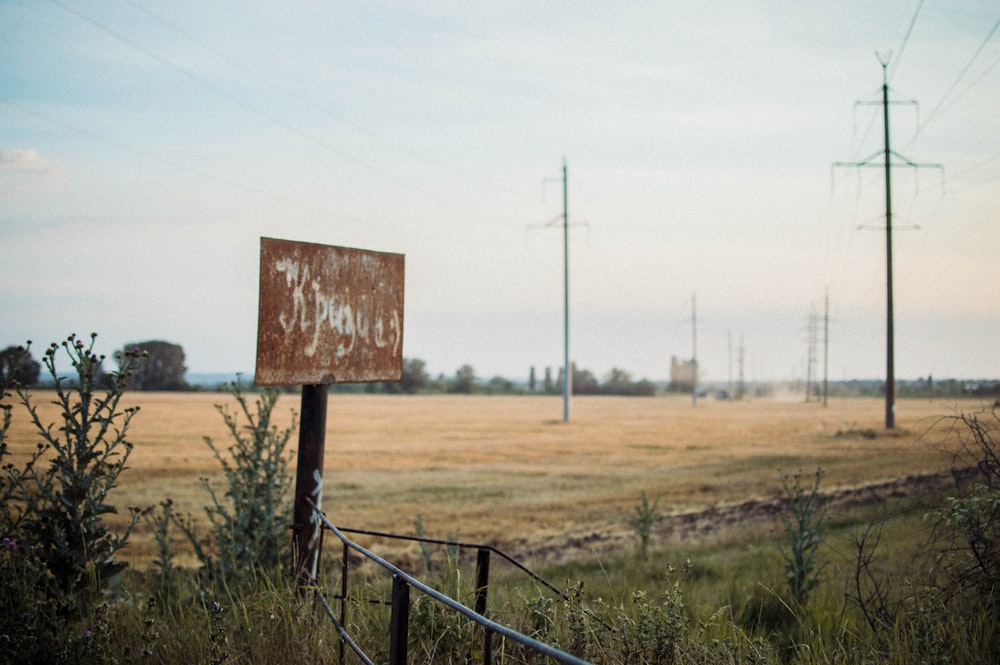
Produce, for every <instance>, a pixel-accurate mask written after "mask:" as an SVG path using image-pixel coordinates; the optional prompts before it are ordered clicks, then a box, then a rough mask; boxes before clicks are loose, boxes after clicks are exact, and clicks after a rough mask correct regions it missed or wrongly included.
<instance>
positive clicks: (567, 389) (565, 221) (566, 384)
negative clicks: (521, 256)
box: [529, 157, 573, 422]
mask: <svg viewBox="0 0 1000 665" xmlns="http://www.w3.org/2000/svg"><path fill="white" fill-rule="evenodd" d="M553 181H555V178H545V182H553ZM562 194H563V196H562V199H563V211H562V215H560V216H559V217H556V218H555V219H553V220H552V221H550V222H549V223H548V224H541V225H537V226H547V227H551V226H553V225H554V224H555V223H557V222H559V221H561V222H562V231H563V371H562V378H563V390H562V392H563V422H569V402H570V396H572V394H573V366H572V365H571V364H570V361H569V178H568V176H567V169H566V158H565V157H564V158H563V166H562ZM530 226H536V225H529V227H530Z"/></svg>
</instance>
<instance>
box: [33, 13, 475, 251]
mask: <svg viewBox="0 0 1000 665" xmlns="http://www.w3.org/2000/svg"><path fill="white" fill-rule="evenodd" d="M49 2H50V3H51V4H53V5H56V6H57V7H60V8H61V9H63V10H65V11H66V12H68V13H70V14H71V15H73V16H75V17H77V18H78V19H80V20H81V21H84V22H86V23H88V24H90V25H91V26H93V27H95V28H97V29H98V30H100V31H102V32H104V33H105V34H107V35H109V36H110V37H112V38H114V39H115V40H117V41H120V42H122V43H123V44H125V45H127V46H128V47H130V48H132V49H134V50H136V51H138V52H140V53H142V54H144V55H145V56H147V57H149V58H151V59H153V60H155V61H156V62H158V63H159V64H161V65H163V66H164V67H167V68H168V69H170V70H172V71H174V72H176V73H178V74H180V75H182V76H184V77H185V78H187V79H189V80H191V81H193V82H195V83H197V84H198V85H200V86H202V87H204V88H206V89H208V90H210V91H212V92H214V93H216V94H218V95H220V96H222V97H224V98H226V99H227V100H229V101H230V102H231V103H233V104H235V105H237V106H239V107H240V108H242V109H244V110H246V111H249V112H250V113H253V114H256V115H258V116H260V117H262V118H264V119H266V120H267V121H268V122H270V123H272V124H274V125H275V126H277V127H280V128H281V129H283V130H285V131H286V132H288V133H291V134H293V135H295V136H297V137H298V138H300V139H301V140H304V141H306V142H309V143H312V144H314V145H316V146H318V147H320V148H322V149H324V150H326V151H328V152H330V153H332V154H335V155H337V156H338V157H341V158H344V159H347V160H350V161H351V162H353V163H355V164H357V165H358V166H361V167H363V168H365V169H367V170H369V171H371V172H373V173H375V174H377V175H379V176H382V177H384V178H386V179H388V180H391V181H393V182H395V183H396V184H397V185H400V186H403V187H405V188H408V189H411V190H413V191H416V192H418V193H420V194H422V195H423V196H425V197H427V198H429V199H431V200H435V201H437V202H438V203H441V204H443V205H446V206H447V207H450V208H453V209H458V210H460V211H462V212H464V213H466V214H469V215H474V216H482V211H478V210H471V209H468V208H466V207H464V206H461V205H459V204H456V203H455V202H453V201H450V200H448V199H446V198H444V197H442V196H441V195H440V194H438V193H437V192H434V191H432V190H429V189H427V188H425V187H423V186H421V185H418V184H416V183H413V182H410V181H408V180H406V179H403V178H400V177H399V176H398V175H396V174H395V173H393V172H390V171H386V170H384V169H382V168H379V167H378V166H375V165H374V164H371V163H369V162H367V161H366V160H363V159H361V158H359V157H357V156H356V155H354V154H351V153H349V152H347V151H344V150H341V149H340V148H338V147H337V146H335V145H333V144H331V143H330V142H329V141H325V140H323V139H321V138H320V137H318V136H316V135H315V134H314V133H312V132H309V131H307V130H305V129H303V128H301V127H299V126H296V125H294V124H292V123H290V122H288V121H286V120H284V119H283V118H281V117H279V116H277V115H276V114H274V113H272V112H270V111H268V110H266V109H264V108H262V107H260V106H258V105H256V104H253V103H251V102H249V101H247V100H246V99H243V98H242V97H240V96H237V95H235V94H233V93H231V92H229V91H228V90H226V89H225V88H223V87H221V86H219V85H217V84H215V83H214V82H212V81H210V80H208V79H206V78H204V77H203V76H200V75H198V74H196V73H195V72H193V71H191V70H190V69H188V68H186V67H183V66H181V65H179V64H177V63H175V62H173V61H172V60H170V59H169V58H166V57H164V56H162V55H160V54H158V53H155V52H153V51H152V50H150V49H148V48H146V47H145V46H143V45H142V44H140V43H139V42H137V41H135V40H133V39H131V38H129V37H127V36H126V35H123V34H121V33H120V32H118V31H116V30H114V29H112V28H110V27H108V26H107V25H105V24H103V23H101V22H100V21H98V20H96V19H94V18H93V17H91V16H89V15H87V14H85V13H83V12H81V11H79V10H78V9H76V8H74V7H72V6H70V5H67V4H66V3H65V2H63V1H62V0H49ZM164 23H166V22H164ZM182 32H183V31H182ZM160 161H161V162H162V163H167V162H170V160H160ZM397 230H398V229H397ZM407 232H413V233H417V234H418V235H423V236H427V237H440V235H438V234H433V233H427V232H426V231H425V230H422V229H413V228H409V227H408V228H407ZM447 239H448V241H449V242H450V243H455V242H456V240H459V239H457V238H455V237H454V235H449V236H448V238H447ZM465 242H471V241H465ZM482 244H483V242H482V239H481V238H477V239H475V245H476V246H481V245H482Z"/></svg>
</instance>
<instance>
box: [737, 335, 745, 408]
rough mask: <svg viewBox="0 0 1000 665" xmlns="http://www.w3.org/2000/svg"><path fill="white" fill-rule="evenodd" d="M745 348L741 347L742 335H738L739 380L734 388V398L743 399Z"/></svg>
mask: <svg viewBox="0 0 1000 665" xmlns="http://www.w3.org/2000/svg"><path fill="white" fill-rule="evenodd" d="M745 352H746V348H745V347H744V346H743V335H740V348H739V366H740V379H739V383H738V384H737V388H736V398H737V399H743V392H744V390H745V389H746V385H745V384H744V382H743V360H744V358H745V355H744V354H745Z"/></svg>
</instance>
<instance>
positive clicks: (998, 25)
mask: <svg viewBox="0 0 1000 665" xmlns="http://www.w3.org/2000/svg"><path fill="white" fill-rule="evenodd" d="M998 29H1000V19H997V22H996V23H994V24H993V27H992V28H991V29H990V31H989V32H988V33H987V34H986V37H984V38H983V41H982V42H981V43H980V44H979V47H978V48H977V49H976V52H975V53H973V54H972V57H971V58H969V61H968V62H967V63H965V66H964V67H963V68H962V71H960V72H959V73H958V76H956V77H955V80H954V81H953V82H952V84H951V86H949V88H948V90H947V91H946V92H945V93H944V95H943V96H942V97H941V99H940V100H939V101H938V103H937V105H936V106H935V107H934V108H933V109H932V110H931V112H930V113H929V114H928V115H927V117H926V118H924V120H923V122H921V123H919V124H918V126H917V131H916V133H917V134H919V133H920V132H921V131H923V129H924V128H925V127H926V126H927V125H928V124H930V122H931V121H932V120H933V119H934V118H935V116H937V114H938V112H939V111H941V110H942V108H944V106H945V103H946V102H948V101H949V97H950V96H951V93H953V92H954V91H955V88H957V87H958V84H959V83H960V82H961V81H962V79H963V78H965V75H966V74H967V73H968V72H969V69H971V68H972V65H973V63H975V62H976V60H978V59H979V56H980V55H981V54H982V52H983V49H985V48H986V45H987V44H988V43H989V42H990V40H991V39H992V38H993V35H995V34H996V32H997V30H998ZM995 66H996V63H994V64H993V65H992V66H991V67H990V69H988V70H987V71H986V72H985V73H984V74H983V76H981V77H980V78H979V79H977V80H976V81H975V83H974V84H978V83H979V81H981V80H982V79H983V78H985V76H986V74H988V73H989V72H990V71H992V69H993V67H995ZM969 89H970V88H966V90H965V92H963V93H962V95H960V96H959V97H957V98H956V99H955V100H954V101H953V102H951V103H955V102H957V101H958V100H959V99H961V97H962V96H964V95H965V94H966V93H967V92H968V90H969Z"/></svg>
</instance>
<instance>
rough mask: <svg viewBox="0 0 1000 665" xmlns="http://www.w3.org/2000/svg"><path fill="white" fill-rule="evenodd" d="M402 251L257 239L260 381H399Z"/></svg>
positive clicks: (266, 383)
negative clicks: (376, 250) (258, 252)
mask: <svg viewBox="0 0 1000 665" xmlns="http://www.w3.org/2000/svg"><path fill="white" fill-rule="evenodd" d="M403 267H404V256H403V255H402V254H387V253H383V252H371V251H368V250H363V249H350V248H347V247H332V246H329V245H317V244H312V243H303V242H293V241H290V240H276V239H274V238H261V239H260V306H259V314H258V318H257V371H256V373H255V375H254V384H255V385H258V386H283V385H312V384H330V383H353V382H365V381H398V380H399V378H400V376H401V374H402V368H403Z"/></svg>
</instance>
